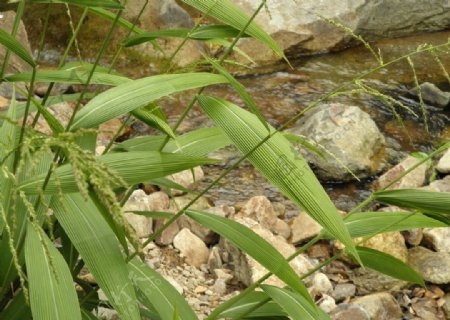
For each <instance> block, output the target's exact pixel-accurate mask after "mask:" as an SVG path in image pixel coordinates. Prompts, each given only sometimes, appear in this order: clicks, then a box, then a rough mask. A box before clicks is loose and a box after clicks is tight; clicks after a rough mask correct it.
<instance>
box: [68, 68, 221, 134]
mask: <svg viewBox="0 0 450 320" xmlns="http://www.w3.org/2000/svg"><path fill="white" fill-rule="evenodd" d="M225 82H227V80H226V78H224V77H223V76H221V75H216V74H210V73H184V74H163V75H157V76H152V77H148V78H143V79H139V80H134V81H131V82H128V83H124V84H122V85H120V86H117V87H115V88H112V89H109V90H108V91H105V92H103V93H101V94H99V95H98V96H96V97H95V98H94V99H92V100H91V101H90V102H89V103H88V104H87V105H86V106H85V107H84V108H83V109H81V111H80V112H78V114H77V116H76V117H75V120H74V123H73V126H72V130H74V129H78V128H92V127H95V126H97V125H99V124H101V123H103V122H105V121H107V120H111V119H113V118H115V117H117V116H120V115H122V114H126V113H128V112H130V111H133V110H134V109H137V108H139V107H143V106H145V105H148V104H150V103H151V102H153V101H155V100H158V99H160V98H162V97H165V96H168V95H171V94H173V93H177V92H180V91H185V90H189V89H194V88H198V87H204V86H208V85H212V84H218V83H225Z"/></svg>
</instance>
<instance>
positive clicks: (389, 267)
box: [357, 247, 425, 287]
mask: <svg viewBox="0 0 450 320" xmlns="http://www.w3.org/2000/svg"><path fill="white" fill-rule="evenodd" d="M357 250H358V253H359V256H360V257H361V260H362V261H363V263H364V265H365V266H367V267H369V268H371V269H373V270H376V271H378V272H381V273H384V274H387V275H388V276H391V277H394V278H397V279H400V280H405V281H408V282H411V283H417V284H419V285H421V286H423V287H425V282H424V281H423V279H422V277H421V276H420V274H419V273H417V271H415V270H414V269H413V268H411V267H410V266H408V265H407V264H406V263H404V262H403V261H401V260H399V259H397V258H395V257H393V256H391V255H389V254H386V253H384V252H381V251H378V250H374V249H370V248H365V247H357Z"/></svg>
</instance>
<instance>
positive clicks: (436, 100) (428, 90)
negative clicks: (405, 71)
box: [410, 82, 450, 108]
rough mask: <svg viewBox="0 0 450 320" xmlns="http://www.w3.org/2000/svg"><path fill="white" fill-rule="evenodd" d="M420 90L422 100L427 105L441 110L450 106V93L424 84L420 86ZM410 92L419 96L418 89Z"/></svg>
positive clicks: (432, 85)
mask: <svg viewBox="0 0 450 320" xmlns="http://www.w3.org/2000/svg"><path fill="white" fill-rule="evenodd" d="M420 90H421V93H422V99H423V101H424V102H425V103H428V104H430V105H432V106H435V107H439V108H445V107H447V106H448V105H449V104H450V92H444V91H442V90H441V89H439V88H438V87H437V86H436V85H435V84H433V83H430V82H424V83H422V84H421V85H420ZM410 92H411V94H413V95H415V96H418V95H419V90H417V88H414V89H412V90H411V91H410Z"/></svg>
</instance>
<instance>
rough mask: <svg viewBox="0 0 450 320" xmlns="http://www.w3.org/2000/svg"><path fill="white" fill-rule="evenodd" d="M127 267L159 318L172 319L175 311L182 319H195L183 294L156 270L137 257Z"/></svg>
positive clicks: (132, 278)
mask: <svg viewBox="0 0 450 320" xmlns="http://www.w3.org/2000/svg"><path fill="white" fill-rule="evenodd" d="M128 269H129V272H130V275H129V277H130V278H131V280H132V281H133V283H134V285H135V286H136V287H138V288H139V290H140V291H141V292H142V294H143V295H144V296H145V297H146V298H147V299H148V301H150V303H151V304H152V305H153V306H154V308H155V310H156V312H158V314H159V315H160V317H161V319H163V320H172V319H173V315H174V313H175V312H178V314H179V318H180V319H182V320H191V319H194V320H195V319H197V317H196V315H195V313H194V311H192V309H191V307H190V306H189V305H188V304H187V302H186V300H185V299H184V298H183V296H181V295H180V294H179V293H178V291H177V290H176V289H175V288H174V287H173V286H172V285H171V284H170V283H169V282H168V281H167V280H166V279H164V277H163V276H161V275H160V274H159V273H158V272H156V271H154V270H153V269H151V268H150V267H149V266H148V265H146V264H145V263H143V262H141V261H139V260H138V259H133V260H131V261H130V262H129V263H128Z"/></svg>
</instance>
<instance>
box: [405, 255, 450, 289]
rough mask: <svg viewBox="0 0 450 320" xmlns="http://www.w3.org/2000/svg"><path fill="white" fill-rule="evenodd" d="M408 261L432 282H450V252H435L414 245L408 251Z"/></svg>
mask: <svg viewBox="0 0 450 320" xmlns="http://www.w3.org/2000/svg"><path fill="white" fill-rule="evenodd" d="M408 253H409V255H408V263H409V265H410V266H411V267H413V268H414V269H416V270H417V271H418V272H419V273H420V274H421V275H422V277H423V278H424V279H425V280H426V281H429V282H431V283H435V284H444V283H449V282H450V253H446V252H433V251H431V250H428V249H425V248H423V247H414V248H411V249H409V251H408Z"/></svg>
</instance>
